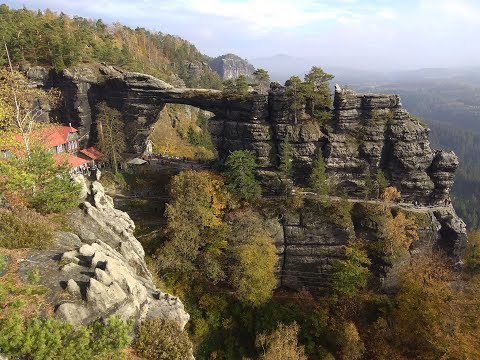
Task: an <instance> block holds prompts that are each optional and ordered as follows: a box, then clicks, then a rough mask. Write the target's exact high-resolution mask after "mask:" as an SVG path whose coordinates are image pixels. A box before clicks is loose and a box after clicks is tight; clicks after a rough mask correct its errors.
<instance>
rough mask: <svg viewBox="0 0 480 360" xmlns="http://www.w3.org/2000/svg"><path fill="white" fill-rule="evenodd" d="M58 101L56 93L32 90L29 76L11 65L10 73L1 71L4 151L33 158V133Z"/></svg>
mask: <svg viewBox="0 0 480 360" xmlns="http://www.w3.org/2000/svg"><path fill="white" fill-rule="evenodd" d="M5 50H6V51H7V55H8V50H7V48H5ZM58 98H59V96H58V93H57V92H55V91H48V92H46V91H43V90H41V89H38V88H36V87H32V86H29V84H28V81H27V79H26V78H25V76H23V74H21V73H20V72H18V71H15V70H14V69H13V67H12V65H11V63H10V67H9V68H8V69H7V68H0V132H1V133H2V135H1V136H0V148H2V149H9V150H13V151H15V150H17V149H22V148H23V152H25V155H26V156H29V155H30V149H31V145H32V144H31V142H32V132H33V131H34V130H35V129H36V128H37V127H39V126H40V124H39V123H38V122H37V120H38V118H39V117H40V116H41V115H42V114H43V113H44V111H46V110H48V109H49V107H50V105H52V104H53V103H54V102H55V101H57V100H58ZM16 134H18V135H16Z"/></svg>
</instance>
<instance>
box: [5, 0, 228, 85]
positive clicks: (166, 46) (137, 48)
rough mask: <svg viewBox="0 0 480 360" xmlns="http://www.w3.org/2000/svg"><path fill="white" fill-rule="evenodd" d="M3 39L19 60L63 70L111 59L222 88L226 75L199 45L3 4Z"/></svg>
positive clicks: (130, 67) (176, 79)
mask: <svg viewBox="0 0 480 360" xmlns="http://www.w3.org/2000/svg"><path fill="white" fill-rule="evenodd" d="M0 39H5V41H6V43H7V46H8V48H9V49H10V53H11V56H12V59H13V61H14V62H15V63H16V64H24V63H29V64H32V65H43V66H50V67H53V68H56V69H57V70H62V69H64V68H66V67H69V66H72V65H76V64H79V63H85V62H106V63H109V64H113V65H118V66H121V67H123V68H125V69H128V70H132V71H139V72H143V73H147V74H150V75H153V76H156V77H158V78H160V79H162V80H165V81H167V82H170V83H173V84H174V85H177V86H182V85H186V86H188V87H207V88H219V87H220V86H221V79H220V77H219V76H218V74H217V73H215V72H214V71H213V70H212V69H211V68H210V67H209V66H208V63H207V61H208V58H207V57H206V56H205V55H203V54H202V53H200V52H199V51H198V50H197V48H196V47H195V46H194V45H193V44H191V43H189V42H188V41H186V40H183V39H181V38H180V37H178V36H174V35H169V34H163V33H160V32H152V31H148V30H146V29H144V28H136V29H131V28H129V27H127V26H124V25H122V24H120V23H115V24H113V25H106V24H104V23H103V22H102V20H89V19H85V18H82V17H77V16H75V17H73V18H72V17H69V16H68V15H65V14H63V13H62V14H56V13H54V12H51V11H48V10H46V11H43V12H41V11H39V12H37V11H31V10H27V9H19V10H13V9H10V8H9V7H8V6H7V5H0ZM5 63H6V56H5V54H4V52H1V53H0V65H2V64H5Z"/></svg>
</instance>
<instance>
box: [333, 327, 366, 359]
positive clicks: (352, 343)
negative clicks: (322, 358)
mask: <svg viewBox="0 0 480 360" xmlns="http://www.w3.org/2000/svg"><path fill="white" fill-rule="evenodd" d="M342 330H343V331H342V334H341V340H342V341H341V349H340V357H339V359H340V360H360V359H362V356H363V353H364V352H365V346H364V344H363V342H362V338H361V337H360V334H359V333H358V329H357V327H356V326H355V324H354V323H353V322H351V321H349V322H347V323H346V324H345V325H344V327H343V329H342Z"/></svg>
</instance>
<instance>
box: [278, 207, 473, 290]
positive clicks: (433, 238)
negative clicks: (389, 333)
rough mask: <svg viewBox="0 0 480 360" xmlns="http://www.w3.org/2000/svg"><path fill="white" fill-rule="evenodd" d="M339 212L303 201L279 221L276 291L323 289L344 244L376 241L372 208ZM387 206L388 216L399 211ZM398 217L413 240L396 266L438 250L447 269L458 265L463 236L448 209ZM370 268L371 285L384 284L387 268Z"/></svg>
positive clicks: (414, 211)
mask: <svg viewBox="0 0 480 360" xmlns="http://www.w3.org/2000/svg"><path fill="white" fill-rule="evenodd" d="M341 206H342V205H341V204H340V203H339V202H337V203H335V202H332V203H331V204H327V203H323V204H322V203H321V202H318V201H317V200H316V199H314V198H307V199H305V201H304V204H303V205H302V206H301V207H299V208H297V209H290V211H289V212H288V213H287V215H286V216H285V217H284V219H283V221H282V227H283V230H282V231H281V232H280V234H277V235H276V236H275V239H276V241H275V243H276V246H277V251H278V255H279V259H280V266H279V270H278V275H279V279H280V283H281V285H283V286H287V287H290V288H296V289H301V288H302V287H307V288H319V287H320V288H321V287H326V286H327V285H328V283H329V280H330V276H331V273H332V270H333V268H332V260H334V259H342V258H343V257H344V254H345V246H346V245H347V244H348V242H349V240H351V239H355V238H360V239H363V240H364V241H367V242H375V241H378V239H379V236H380V229H379V226H378V225H379V224H378V223H375V217H374V216H371V215H370V214H369V209H372V208H373V207H374V206H378V205H375V204H369V203H364V202H362V201H360V200H359V201H358V202H356V203H354V204H352V209H351V211H350V214H345V213H344V212H342V211H341V210H340V211H339V207H341ZM370 206H371V207H370ZM381 206H384V205H381ZM387 206H389V207H390V211H392V212H396V211H398V209H399V208H398V206H397V205H387ZM370 211H371V210H370ZM402 211H404V212H405V213H406V214H407V216H409V217H411V218H413V219H416V222H417V225H418V233H419V240H417V241H415V242H414V243H413V244H412V246H411V248H410V251H409V253H408V254H407V258H406V259H404V260H403V261H400V263H403V262H405V263H408V261H409V260H410V258H411V257H413V256H418V255H419V254H429V253H430V252H431V251H433V250H435V249H438V248H441V249H443V250H445V252H446V253H447V254H448V255H449V256H450V258H451V259H452V262H453V264H456V265H459V264H461V257H462V255H463V252H464V250H465V246H466V244H467V231H466V226H465V224H464V223H463V221H461V220H460V219H459V218H458V217H457V215H456V214H455V211H454V210H453V208H444V209H437V210H435V209H431V210H430V209H416V208H412V209H408V208H402ZM371 212H372V213H375V211H371ZM372 265H373V269H374V270H375V271H374V272H375V274H376V276H377V277H378V278H377V280H379V279H382V278H383V279H384V281H385V282H388V277H389V276H390V275H389V273H390V271H389V270H390V266H389V265H385V264H383V265H382V264H381V262H380V263H375V262H374V263H373V264H372ZM397 265H398V264H395V266H397ZM383 285H385V286H388V284H383Z"/></svg>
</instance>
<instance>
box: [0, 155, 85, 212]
mask: <svg viewBox="0 0 480 360" xmlns="http://www.w3.org/2000/svg"><path fill="white" fill-rule="evenodd" d="M69 171H70V169H69V167H68V165H67V164H66V163H65V164H62V165H60V166H58V165H57V164H56V163H55V160H54V158H53V156H52V153H51V152H50V151H48V150H45V149H43V148H41V147H34V148H32V149H31V152H30V157H28V158H24V157H13V158H10V159H6V160H4V161H0V192H1V193H2V195H3V196H4V197H5V198H6V199H7V202H8V203H9V204H18V203H21V204H23V205H26V206H28V207H32V208H35V209H36V210H38V211H40V212H42V213H52V212H53V213H62V212H65V211H66V210H68V209H71V208H74V207H76V206H78V203H79V200H80V186H79V185H78V184H77V183H75V182H73V181H71V180H70V176H69Z"/></svg>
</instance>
